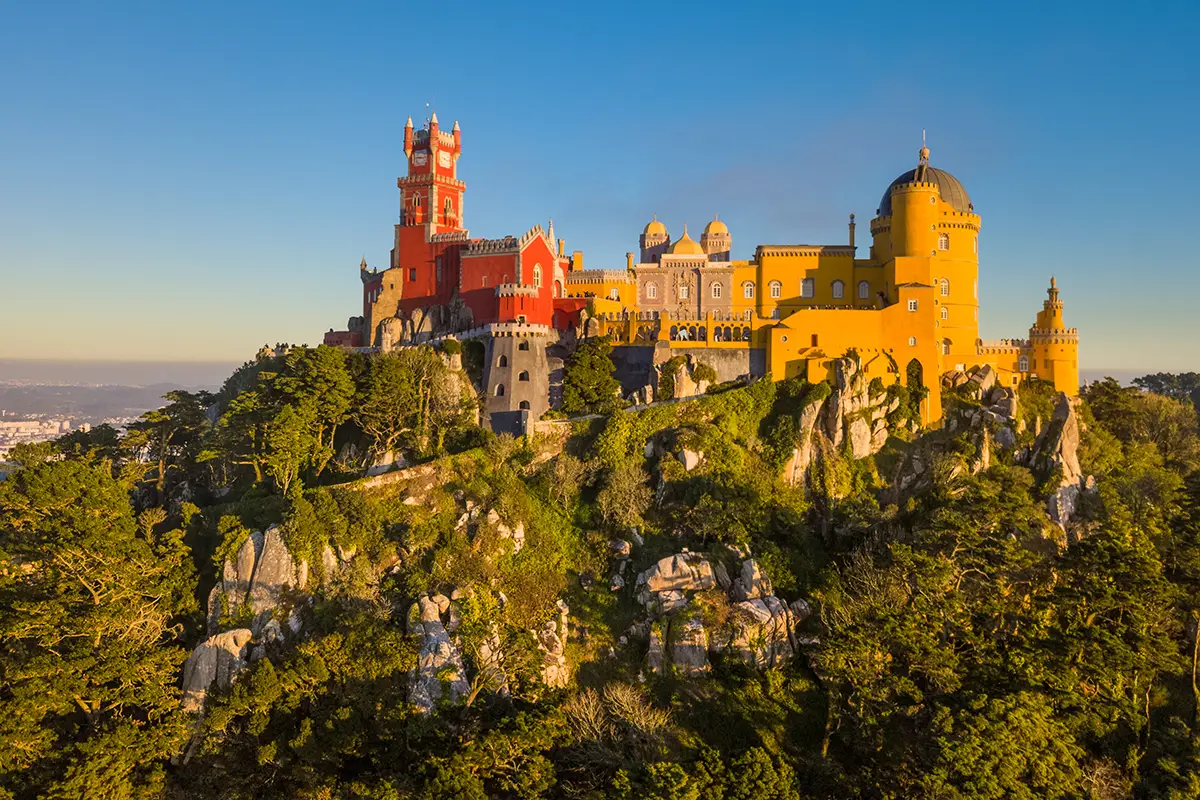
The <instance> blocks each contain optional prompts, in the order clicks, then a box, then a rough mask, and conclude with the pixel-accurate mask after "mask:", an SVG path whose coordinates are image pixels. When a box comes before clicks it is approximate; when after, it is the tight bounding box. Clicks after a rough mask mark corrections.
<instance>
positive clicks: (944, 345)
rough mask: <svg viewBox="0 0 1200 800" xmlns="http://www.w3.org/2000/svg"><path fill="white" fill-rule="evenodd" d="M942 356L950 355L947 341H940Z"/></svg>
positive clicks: (948, 341)
mask: <svg viewBox="0 0 1200 800" xmlns="http://www.w3.org/2000/svg"><path fill="white" fill-rule="evenodd" d="M942 355H944V356H948V355H950V340H949V339H942Z"/></svg>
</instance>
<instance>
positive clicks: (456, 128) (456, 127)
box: [452, 120, 459, 131]
mask: <svg viewBox="0 0 1200 800" xmlns="http://www.w3.org/2000/svg"><path fill="white" fill-rule="evenodd" d="M452 130H456V131H457V130H459V127H458V120H454V128H453V129H452Z"/></svg>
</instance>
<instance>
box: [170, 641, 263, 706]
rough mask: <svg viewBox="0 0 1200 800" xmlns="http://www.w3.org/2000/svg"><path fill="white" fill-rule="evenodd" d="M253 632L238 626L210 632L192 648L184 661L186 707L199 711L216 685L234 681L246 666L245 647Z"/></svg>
mask: <svg viewBox="0 0 1200 800" xmlns="http://www.w3.org/2000/svg"><path fill="white" fill-rule="evenodd" d="M253 636H254V634H253V633H251V631H250V630H249V629H247V628H237V629H235V630H231V631H225V632H224V633H218V634H217V635H215V636H210V637H208V638H207V639H206V640H204V641H203V642H201V643H200V644H199V645H197V646H196V649H195V650H193V651H192V653H191V655H189V656H188V657H187V661H185V662H184V664H183V710H184V711H188V712H192V713H198V712H200V711H203V710H204V700H205V698H206V697H207V696H208V691H209V689H211V688H212V687H213V686H214V685H215V686H216V687H217V688H218V689H224V688H227V687H228V686H229V685H230V684H231V683H233V681H234V678H235V677H236V676H237V673H238V672H240V671H241V670H242V669H243V668H245V666H246V655H247V653H246V648H247V645H249V644H250V640H251V638H253Z"/></svg>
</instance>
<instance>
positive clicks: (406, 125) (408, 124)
mask: <svg viewBox="0 0 1200 800" xmlns="http://www.w3.org/2000/svg"><path fill="white" fill-rule="evenodd" d="M404 127H406V128H411V127H412V114H409V115H408V122H406V123H404Z"/></svg>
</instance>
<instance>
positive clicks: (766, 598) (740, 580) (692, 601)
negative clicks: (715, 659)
mask: <svg viewBox="0 0 1200 800" xmlns="http://www.w3.org/2000/svg"><path fill="white" fill-rule="evenodd" d="M720 575H725V577H724V580H721V579H720ZM638 587H639V593H638V600H639V601H640V602H641V603H642V606H643V608H644V609H645V610H646V612H647V615H648V617H647V619H646V620H645V621H643V622H640V623H635V624H634V625H633V626H632V627H631V628H630V629H629V630H628V631H627V632H626V636H625V637H623V639H624V640H626V641H627V640H628V639H630V638H642V639H646V638H647V637H648V638H649V646H648V649H647V656H646V665H647V667H648V668H649V670H650V671H651V672H653V673H655V674H662V673H663V672H664V671H665V670H666V669H667V668H672V669H674V670H675V671H676V672H678V673H679V674H681V675H701V674H704V673H706V672H708V671H709V669H710V656H711V655H714V654H716V653H720V652H724V651H729V652H730V653H732V654H734V655H736V656H737V657H738V658H740V659H742V660H743V661H745V662H746V663H748V664H751V665H753V666H756V667H760V668H772V667H777V666H779V665H781V664H782V663H783V662H784V661H785V660H786V659H788V658H789V657H791V655H792V654H793V653H794V652H795V651H796V649H797V646H798V639H797V637H796V628H797V626H799V625H800V624H801V623H802V622H804V620H805V619H807V618H808V617H809V615H810V614H811V611H810V609H809V606H808V604H807V603H806V602H805V601H803V600H797V601H795V602H794V603H793V604H792V605H791V606H789V605H787V604H786V603H784V602H783V601H782V600H780V599H779V598H778V597H776V596H775V594H774V590H773V588H772V586H771V581H770V579H769V578H768V577H767V576H766V575H765V574H764V573H763V571H762V568H761V567H760V565H759V564H758V562H756V561H755V560H754V559H751V558H747V559H745V560H744V561H743V562H742V564H741V569H740V571H739V572H738V577H737V578H736V579H734V580H733V581H730V580H729V578H728V574H727V573H726V570H725V567H724V566H723V565H722V564H720V562H715V563H714V562H711V561H709V560H708V559H707V558H704V557H703V556H701V555H699V554H696V553H687V552H683V553H679V554H677V555H674V556H669V557H667V558H664V559H662V560H661V561H659V562H658V563H657V564H655V565H653V566H652V567H650V568H649V569H647V570H646V571H645V572H643V573H641V574H640V575H639V576H638ZM718 587H720V588H718ZM697 592H706V594H705V595H703V598H702V602H701V601H698V600H696V598H695V594H696V593H697ZM714 603H715V606H714ZM722 606H723V607H724V610H721V607H722ZM713 612H715V613H713ZM706 618H708V619H711V620H713V621H711V622H710V623H707V624H706V622H705V620H706ZM721 620H723V622H722V621H721ZM710 625H712V626H713V627H709V626H710Z"/></svg>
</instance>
